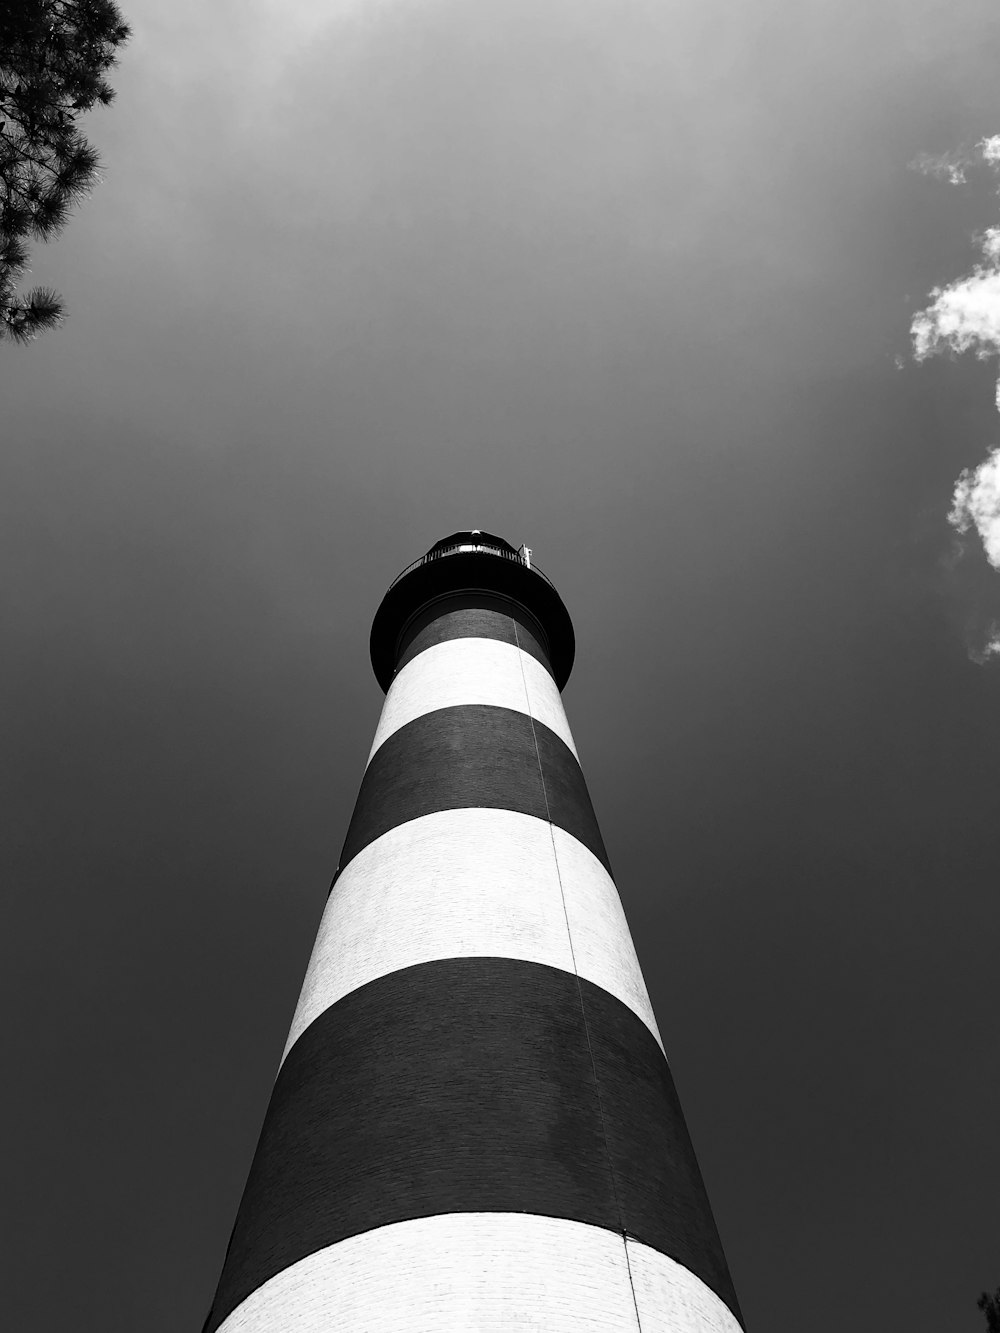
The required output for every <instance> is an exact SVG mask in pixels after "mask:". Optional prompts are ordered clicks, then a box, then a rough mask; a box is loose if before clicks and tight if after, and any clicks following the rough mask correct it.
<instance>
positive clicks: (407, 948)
mask: <svg viewBox="0 0 1000 1333" xmlns="http://www.w3.org/2000/svg"><path fill="white" fill-rule="evenodd" d="M417 660H418V661H419V658H418V659H417ZM571 938H572V944H571V943H570V940H571ZM475 957H480V958H520V959H523V960H524V961H525V962H531V963H544V964H547V965H548V966H549V967H559V968H562V969H563V970H564V971H566V972H573V971H574V970H577V971H579V973H580V975H581V976H584V977H586V978H587V979H588V980H589V981H592V982H594V984H595V985H598V986H602V987H603V988H604V989H605V990H606V991H608V992H609V993H610V994H611V995H614V996H616V997H617V998H618V999H619V1000H621V1001H622V1003H623V1004H626V1005H628V1007H629V1008H630V1009H631V1010H632V1011H633V1012H634V1013H636V1014H638V1016H639V1017H640V1018H641V1019H642V1021H643V1022H644V1023H645V1024H646V1026H647V1027H648V1028H649V1030H650V1031H651V1032H652V1034H653V1036H654V1037H655V1038H656V1040H657V1041H658V1042H659V1041H660V1034H659V1031H658V1029H657V1026H656V1019H655V1018H654V1017H653V1010H652V1007H651V1005H650V1003H649V996H648V994H647V992H646V985H645V982H644V981H643V979H642V973H641V971H640V970H639V962H638V959H637V958H636V956H635V946H634V945H633V943H632V936H631V935H630V934H629V929H628V922H627V921H626V920H625V913H624V911H623V910H622V905H621V899H620V898H619V896H618V890H617V889H616V888H615V885H614V881H613V880H612V878H611V876H610V875H609V874H608V872H607V871H606V870H605V868H604V866H603V865H601V863H600V861H599V860H598V859H597V857H596V856H595V855H594V854H593V852H591V851H589V850H588V849H587V848H586V847H584V846H583V844H582V843H581V842H579V841H578V840H577V839H576V838H574V837H572V836H571V835H570V834H568V833H566V832H565V831H564V830H563V829H560V828H553V827H552V826H551V825H550V824H547V823H546V822H545V821H544V820H541V819H537V818H535V816H534V815H523V814H520V813H518V812H517V811H514V810H481V809H476V808H475V807H472V808H468V809H460V810H441V811H439V812H437V813H436V814H433V815H423V816H422V817H420V818H419V819H411V820H408V821H407V822H406V823H405V824H399V825H397V827H396V828H394V829H390V830H389V832H388V833H383V834H382V836H381V837H380V838H376V840H375V841H374V842H371V843H369V844H368V846H367V847H365V848H364V849H363V850H362V851H361V852H359V853H358V855H357V856H356V857H354V859H353V860H352V861H351V862H350V863H349V864H348V865H347V867H346V868H345V869H344V870H343V871H342V872H341V874H340V875H339V876H338V878H337V882H336V884H335V885H334V887H333V891H332V892H331V894H330V898H329V901H328V902H327V905H326V911H325V912H324V913H323V920H322V921H321V922H320V927H319V934H318V935H317V937H316V945H315V947H314V949H313V954H312V958H311V959H310V962H309V969H308V971H307V972H306V979H305V982H304V984H303V987H302V994H301V996H300V997H299V1003H298V1008H297V1009H296V1011H295V1017H294V1019H293V1020H292V1029H291V1032H290V1033H289V1035H288V1042H287V1044H286V1046H285V1054H286V1055H287V1054H288V1051H289V1050H290V1049H291V1048H292V1046H293V1045H294V1043H295V1042H296V1041H297V1040H298V1038H299V1037H300V1036H301V1035H302V1033H303V1032H304V1031H305V1030H306V1028H307V1027H308V1026H309V1025H310V1023H312V1022H313V1021H314V1020H315V1019H316V1018H317V1017H318V1016H319V1015H320V1014H321V1013H322V1012H323V1011H324V1010H325V1009H327V1008H329V1006H330V1005H332V1004H336V1002H337V1001H338V1000H340V999H342V998H343V997H344V996H345V995H347V994H348V993H349V992H350V991H352V990H354V989H356V988H357V987H358V986H364V985H366V984H367V983H368V982H370V981H374V980H376V979H377V978H378V977H383V976H385V975H387V974H388V973H390V972H395V971H397V970H398V969H399V968H403V967H413V966H414V965H416V964H417V963H428V962H432V961H433V960H435V959H439V958H475ZM574 964H575V967H574ZM660 1044H661V1046H662V1042H660ZM282 1058H284V1057H282Z"/></svg>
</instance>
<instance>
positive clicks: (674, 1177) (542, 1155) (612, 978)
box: [205, 531, 741, 1333]
mask: <svg viewBox="0 0 1000 1333" xmlns="http://www.w3.org/2000/svg"><path fill="white" fill-rule="evenodd" d="M574 651H575V644H574V634H573V626H572V622H571V621H570V618H569V615H568V613H567V611H566V608H565V606H564V605H563V602H562V600H561V598H560V596H559V594H558V593H557V592H556V590H555V588H554V587H553V585H552V583H551V582H550V581H549V580H548V579H547V578H546V577H545V575H544V574H543V573H542V572H541V570H540V569H539V568H538V567H537V565H535V563H534V561H533V558H532V556H531V553H530V551H528V550H527V549H526V548H524V547H522V548H520V549H515V547H513V546H512V545H511V544H510V543H508V542H506V541H504V540H503V539H502V538H499V537H495V536H492V535H491V534H489V533H486V532H480V531H463V532H458V533H455V534H453V535H452V536H450V537H446V538H444V539H443V540H442V541H439V542H437V543H436V545H434V546H433V547H431V549H430V550H429V551H428V552H427V554H426V555H424V556H422V557H421V558H420V559H419V560H417V561H415V562H414V564H412V565H410V566H408V567H407V568H406V569H405V570H403V572H402V573H401V574H400V575H399V577H398V578H397V579H396V580H395V581H394V582H393V583H392V585H391V586H390V587H389V590H388V592H387V593H386V595H385V597H384V598H383V600H382V603H381V605H380V606H379V608H378V611H377V613H376V615H375V620H374V624H373V626H372V631H371V659H372V666H373V668H374V671H375V675H376V678H377V679H378V682H379V684H380V685H381V686H382V688H383V689H384V690H385V692H386V698H385V705H384V707H383V709H382V714H381V717H380V719H379V722H378V726H377V728H376V731H375V737H374V741H373V743H372V747H371V753H370V754H369V757H368V762H367V766H366V768H365V772H364V775H363V777H362V780H361V788H360V792H359V795H358V799H357V803H356V805H355V808H354V813H353V816H352V818H351V822H350V825H349V828H348V830H347V837H346V841H345V843H344V848H343V852H342V854H341V858H340V864H339V867H338V869H337V873H336V876H335V878H334V882H333V885H332V887H331V890H330V895H329V899H328V902H327V905H326V909H325V912H324V914H323V918H322V922H321V924H320V927H319V933H318V936H317V939H316V943H315V947H314V949H313V953H312V957H311V959H310V962H309V966H308V970H307V972H306V977H305V982H304V984H303V987H302V993H301V996H300V998H299V1002H298V1006H297V1008H296V1011H295V1015H294V1018H293V1020H292V1026H291V1031H290V1033H289V1036H288V1041H287V1043H286V1046H285V1051H284V1054H283V1057H282V1060H281V1065H280V1068H279V1070H278V1074H277V1078H276V1081H275V1084H274V1090H273V1093H272V1096H271V1101H270V1105H269V1106H268V1110H267V1114H266V1117H265V1120H264V1125H263V1128H262V1131H261V1136H260V1141H259V1143H258V1147H257V1151H256V1154H255V1156H254V1160H253V1164H252V1166H251V1169H250V1174H249V1178H248V1180H247V1185H246V1189H245V1192H244V1195H243V1199H242V1202H241V1204H240V1207H239V1212H238V1215H237V1218H236V1224H235V1227H234V1230H233V1234H232V1239H231V1241H230V1244H229V1249H228V1251H227V1254H226V1259H225V1264H224V1267H223V1272H222V1277H221V1279H220V1282H219V1287H218V1290H217V1293H216V1296H215V1301H214V1303H213V1306H212V1310H211V1312H210V1314H209V1317H208V1319H207V1321H206V1323H205V1333H219V1331H221V1333H519V1331H521V1330H539V1333H739V1330H740V1328H741V1316H740V1311H739V1306H738V1304H737V1300H736V1295H735V1292H734V1290H733V1285H732V1281H731V1279H730V1276H729V1271H728V1268H727V1266H726V1260H725V1256H724V1254H723V1251H722V1246H721V1243H720V1240H719V1235H718V1231H717V1229H716V1226H715V1222H714V1219H713V1217H712V1212H711V1208H710V1205H709V1201H708V1197H707V1195H706V1193H705V1188H704V1184H703V1182H702V1178H701V1174H700V1172H699V1169H698V1164H697V1161H696V1159H695V1155H694V1151H693V1149H692V1146H691V1140H690V1138H689V1136H688V1132H687V1128H686V1126H685V1123H684V1118H683V1115H682V1112H681V1108H680V1104H679V1102H678V1099H677V1095H676V1092H675V1090H674V1084H673V1080H672V1078H671V1074H670V1068H669V1065H668V1063H667V1059H666V1056H665V1054H664V1050H663V1043H662V1041H661V1038H660V1033H659V1029H658V1028H657V1024H656V1019H655V1017H654V1015H653V1011H652V1008H651V1006H650V1002H649V996H648V994H647V992H646V986H645V983H644V981H643V978H642V974H641V971H640V969H639V964H638V961H637V959H636V954H635V948H634V946H633V943H632V938H631V935H630V933H629V929H628V924H627V922H626V918H625V913H624V910H623V908H622V903H621V899H620V897H619V892H618V889H617V887H616V885H615V882H614V879H613V877H612V870H611V865H610V862H609V859H608V854H607V851H606V850H605V847H604V843H603V841H602V838H601V833H600V829H599V827H598V823H597V819H596V817H595V814H594V809H593V806H592V804H591V801H590V797H589V795H588V792H587V786H586V783H585V781H584V776H583V770H582V768H581V766H580V760H579V756H578V754H577V751H576V747H575V745H574V742H573V736H572V733H571V732H570V729H569V725H568V722H567V720H566V714H565V712H564V710H563V706H562V699H561V690H562V688H563V686H564V685H565V684H566V681H567V678H568V677H569V674H570V671H571V669H572V666H573V658H574ZM623 780H627V779H623Z"/></svg>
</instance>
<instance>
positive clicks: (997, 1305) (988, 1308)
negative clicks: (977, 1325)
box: [978, 1287, 1000, 1333]
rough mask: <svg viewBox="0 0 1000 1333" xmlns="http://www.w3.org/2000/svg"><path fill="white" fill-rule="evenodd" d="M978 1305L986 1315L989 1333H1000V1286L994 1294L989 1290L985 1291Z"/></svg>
mask: <svg viewBox="0 0 1000 1333" xmlns="http://www.w3.org/2000/svg"><path fill="white" fill-rule="evenodd" d="M978 1305H979V1308H980V1310H982V1312H983V1314H984V1315H985V1316H986V1328H987V1330H988V1333H1000V1287H997V1289H996V1291H995V1292H994V1293H993V1295H992V1296H991V1295H990V1294H989V1292H988V1291H984V1292H983V1294H982V1295H981V1296H980V1298H979V1301H978Z"/></svg>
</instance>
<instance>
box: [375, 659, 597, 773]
mask: <svg viewBox="0 0 1000 1333" xmlns="http://www.w3.org/2000/svg"><path fill="white" fill-rule="evenodd" d="M459 704H490V705H492V706H493V707H494V708H513V709H515V710H516V711H517V712H519V713H530V714H531V715H532V716H533V717H534V718H535V719H536V720H537V721H539V722H541V723H543V724H544V725H545V726H547V727H548V728H549V729H550V730H551V731H554V732H555V734H556V735H557V736H558V737H559V739H560V740H562V741H565V742H566V744H567V745H568V746H569V748H570V749H571V750H572V751H573V754H574V755H576V746H575V745H574V744H573V737H572V734H571V733H570V729H569V723H568V722H567V720H566V713H565V711H564V709H563V704H562V698H561V696H560V694H559V690H558V689H557V687H556V683H555V681H554V680H553V679H552V676H551V675H550V674H549V672H548V671H546V669H545V667H543V666H542V664H541V662H539V661H537V660H536V659H535V658H534V657H532V656H530V654H528V653H525V652H522V650H521V649H520V648H518V647H517V646H516V645H515V644H512V643H498V642H497V640H496V639H448V640H446V642H444V643H436V644H434V645H433V646H432V647H430V648H425V649H424V651H423V652H422V653H420V654H419V655H418V656H417V657H414V658H413V659H412V660H411V661H409V662H407V664H406V666H404V667H403V669H402V670H401V671H400V672H399V674H398V675H397V676H396V678H395V679H394V680H393V682H392V685H391V686H390V687H389V693H388V694H387V695H386V699H385V706H384V707H383V709H382V716H381V717H380V718H379V724H378V728H377V729H376V732H375V741H374V743H373V745H372V748H371V753H370V754H369V756H368V759H369V761H370V760H371V757H372V755H373V754H374V753H375V751H376V750H377V749H379V747H380V746H381V745H382V744H383V743H384V742H385V741H387V740H388V739H389V737H390V736H391V735H392V734H393V733H394V732H396V731H398V730H399V728H400V727H404V726H406V724H407V722H412V721H413V720H414V718H418V717H422V716H423V714H424V713H432V712H434V711H435V710H436V709H438V708H453V707H455V706H456V705H459Z"/></svg>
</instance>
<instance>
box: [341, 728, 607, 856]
mask: <svg viewBox="0 0 1000 1333" xmlns="http://www.w3.org/2000/svg"><path fill="white" fill-rule="evenodd" d="M536 747H537V754H536ZM469 806H476V807H479V808H480V809H483V808H485V809H491V810H514V811H516V812H517V813H519V814H525V815H534V816H535V817H536V818H538V819H550V820H551V821H552V823H553V824H556V825H558V826H559V828H563V829H565V830H566V832H567V833H571V834H572V835H573V837H575V838H578V839H579V841H580V842H582V843H583V845H584V846H585V847H587V848H589V850H590V851H592V852H593V853H594V855H595V856H596V857H597V858H598V859H599V860H600V861H602V862H603V863H604V865H605V867H606V868H607V869H609V870H610V867H609V866H608V854H607V852H606V851H605V848H604V842H603V839H602V838H601V831H600V829H599V828H598V826H597V818H596V816H595V815H594V807H593V805H592V804H591V801H590V794H589V793H588V791H587V784H586V782H585V781H584V778H583V772H582V771H581V769H580V765H579V763H578V762H577V760H576V757H575V755H574V754H573V752H572V751H571V750H570V748H569V746H568V745H566V743H565V742H564V741H562V740H560V738H559V737H558V736H557V735H556V734H555V732H553V731H550V730H549V728H548V727H546V726H544V725H543V724H542V723H541V722H538V721H533V720H532V719H531V718H530V717H528V716H527V714H525V713H516V712H514V711H513V710H511V709H508V708H493V707H491V706H489V705H487V704H461V705H459V706H457V707H454V708H439V709H436V710H435V711H434V712H433V713H424V714H423V716H422V717H418V718H416V719H415V720H414V721H413V722H408V723H407V724H406V726H404V727H400V729H399V730H398V731H396V732H393V734H392V735H391V736H390V737H389V739H388V740H387V741H386V742H385V743H384V744H383V745H381V746H380V747H379V748H378V750H376V752H375V754H374V755H373V757H372V761H371V763H370V764H369V765H368V770H367V772H366V773H365V776H364V780H363V781H362V783H361V791H360V793H359V794H358V800H357V804H356V805H355V807H354V815H353V817H352V819H351V823H350V827H349V829H348V832H347V839H346V841H345V843H344V850H343V852H342V854H341V858H340V868H341V870H343V868H344V867H345V866H346V865H347V863H348V862H349V861H350V860H351V859H352V857H355V856H357V854H358V852H360V851H361V850H362V848H364V847H367V846H368V844H369V843H370V842H373V841H374V840H375V839H376V838H378V837H380V836H381V835H382V834H383V833H387V832H388V831H389V829H391V828H395V827H396V825H397V824H405V823H406V822H407V820H410V819H418V818H419V817H420V816H421V815H430V814H435V813H436V812H437V811H439V810H461V809H464V808H467V807H469Z"/></svg>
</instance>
